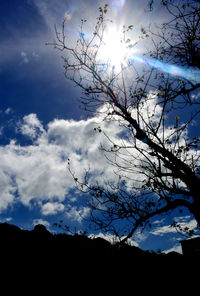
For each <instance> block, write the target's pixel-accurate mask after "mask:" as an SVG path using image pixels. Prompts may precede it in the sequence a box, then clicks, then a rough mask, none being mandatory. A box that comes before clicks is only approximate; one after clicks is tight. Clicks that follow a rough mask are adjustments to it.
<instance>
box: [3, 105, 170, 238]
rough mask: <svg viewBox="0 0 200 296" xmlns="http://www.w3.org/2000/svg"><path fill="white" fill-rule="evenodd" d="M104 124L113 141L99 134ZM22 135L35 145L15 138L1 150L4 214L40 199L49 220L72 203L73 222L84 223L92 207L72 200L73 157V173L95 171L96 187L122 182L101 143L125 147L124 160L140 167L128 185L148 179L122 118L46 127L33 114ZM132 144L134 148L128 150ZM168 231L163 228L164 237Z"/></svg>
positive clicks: (56, 121)
mask: <svg viewBox="0 0 200 296" xmlns="http://www.w3.org/2000/svg"><path fill="white" fill-rule="evenodd" d="M152 105H153V104H152V103H151V107H149V108H151V110H150V111H149V112H150V113H149V114H151V113H153V112H154V113H155V115H154V116H153V115H152V118H154V117H155V120H157V117H158V114H159V113H160V112H161V111H160V109H159V108H160V107H159V106H157V105H154V107H153V106H152ZM98 114H99V113H98ZM116 119H117V118H116ZM99 126H101V129H102V130H103V131H104V132H105V133H106V134H107V135H108V136H109V138H110V139H111V141H109V140H108V138H106V137H105V135H104V133H102V132H101V133H100V132H99V131H98V127H99ZM17 132H18V133H21V134H22V135H24V136H26V137H29V138H30V139H31V140H32V144H31V145H27V146H22V145H20V144H19V143H17V142H16V141H15V140H12V141H10V143H9V144H8V145H5V146H0V212H1V211H3V210H5V209H6V208H7V207H8V206H9V205H10V204H13V203H14V202H21V203H22V204H23V205H25V206H31V204H32V201H34V202H36V203H37V204H39V205H40V207H41V213H42V214H43V215H44V216H46V215H50V214H56V213H59V212H61V211H63V210H64V204H65V203H66V204H67V205H68V207H67V208H65V210H66V209H67V216H68V218H72V217H75V219H76V220H80V215H79V214H80V211H82V212H81V214H82V216H85V215H86V214H88V209H87V207H85V208H84V206H83V207H82V209H81V210H80V208H76V206H75V205H74V204H73V203H74V202H75V201H76V199H77V197H75V196H72V197H70V196H71V195H70V192H71V190H75V183H74V182H73V178H72V176H71V175H70V173H69V171H68V169H67V159H68V158H70V165H71V170H72V171H73V172H74V173H75V174H76V177H77V178H80V179H81V178H82V177H83V176H84V174H85V170H90V181H91V183H94V182H95V184H96V182H99V183H102V182H105V180H106V181H112V182H116V181H117V180H118V177H117V175H116V174H114V172H113V170H114V168H113V166H111V165H110V164H108V161H107V159H106V158H105V155H104V154H105V151H103V150H102V149H100V146H101V145H102V146H103V147H104V148H107V149H108V150H110V148H111V146H112V145H113V144H112V143H116V144H120V145H121V147H122V146H123V145H124V147H125V149H124V150H120V152H121V153H123V160H125V161H126V164H128V163H129V165H130V166H132V168H134V170H135V176H136V177H135V180H133V179H134V178H131V179H130V181H129V180H128V179H127V182H131V183H130V186H131V185H133V182H138V183H139V184H140V182H141V181H142V180H143V179H144V175H142V174H141V173H140V171H141V166H140V162H141V161H142V159H141V156H139V155H136V153H137V151H135V150H134V149H133V147H134V145H133V147H131V145H130V144H131V143H130V142H127V140H126V138H125V137H123V132H124V127H123V126H122V125H120V124H119V122H118V121H117V120H116V121H106V120H103V117H102V115H94V117H92V118H89V119H87V120H80V121H75V120H64V119H54V120H53V121H51V122H49V123H48V125H47V126H46V127H44V126H43V124H42V122H41V121H40V120H39V119H38V117H37V115H36V114H33V113H32V114H29V115H26V116H24V118H23V120H21V121H20V122H19V123H18V126H17ZM166 132H167V131H166ZM141 145H145V144H144V143H141ZM127 146H129V147H130V148H131V150H130V149H126V147H127ZM144 148H147V147H144ZM121 155H122V154H121ZM109 157H110V159H111V160H113V161H116V158H115V157H116V155H115V154H114V153H110V154H109ZM119 161H122V160H120V159H119ZM137 167H138V168H139V169H137ZM122 173H123V174H124V175H125V174H126V172H122ZM132 173H134V171H131V174H132ZM139 173H140V174H139ZM127 184H128V183H127ZM128 185H129V184H128ZM69 205H70V207H69ZM159 231H161V229H160V230H159ZM166 231H167V230H166V229H163V233H164V232H166ZM154 234H156V233H154ZM160 234H161V233H160Z"/></svg>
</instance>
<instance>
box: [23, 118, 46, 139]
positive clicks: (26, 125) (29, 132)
mask: <svg viewBox="0 0 200 296" xmlns="http://www.w3.org/2000/svg"><path fill="white" fill-rule="evenodd" d="M19 126H20V132H21V133H22V134H23V135H26V136H29V137H30V138H35V137H36V136H37V135H38V133H39V132H40V133H44V129H43V126H42V124H41V122H40V121H39V119H38V118H37V116H36V114H34V113H31V114H29V115H27V116H24V118H23V123H22V124H21V123H20V125H19Z"/></svg>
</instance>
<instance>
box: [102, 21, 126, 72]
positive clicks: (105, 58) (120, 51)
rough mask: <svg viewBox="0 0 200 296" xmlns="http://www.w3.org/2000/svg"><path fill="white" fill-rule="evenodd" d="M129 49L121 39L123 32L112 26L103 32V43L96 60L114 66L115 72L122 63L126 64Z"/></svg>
mask: <svg viewBox="0 0 200 296" xmlns="http://www.w3.org/2000/svg"><path fill="white" fill-rule="evenodd" d="M129 54H130V51H129V50H128V47H127V44H126V43H125V42H124V41H123V34H122V32H121V31H120V30H117V28H115V27H114V26H113V27H112V28H110V29H109V30H108V31H107V32H105V36H104V39H103V45H102V46H101V48H100V49H99V52H98V56H97V58H98V60H99V61H101V62H102V63H105V64H107V65H108V66H110V67H111V68H113V67H114V68H115V70H116V72H118V71H120V70H121V67H122V65H124V66H125V65H126V61H127V59H128V57H129Z"/></svg>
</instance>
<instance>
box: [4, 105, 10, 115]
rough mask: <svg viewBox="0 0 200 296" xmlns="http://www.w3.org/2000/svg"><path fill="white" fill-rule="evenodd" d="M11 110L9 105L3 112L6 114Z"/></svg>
mask: <svg viewBox="0 0 200 296" xmlns="http://www.w3.org/2000/svg"><path fill="white" fill-rule="evenodd" d="M11 112H12V109H11V108H10V107H8V108H7V109H6V110H5V111H4V113H5V114H6V115H8V114H10V113H11Z"/></svg>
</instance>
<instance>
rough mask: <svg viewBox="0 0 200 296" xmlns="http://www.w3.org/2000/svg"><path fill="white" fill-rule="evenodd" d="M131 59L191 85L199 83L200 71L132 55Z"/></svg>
mask: <svg viewBox="0 0 200 296" xmlns="http://www.w3.org/2000/svg"><path fill="white" fill-rule="evenodd" d="M131 59H132V60H135V61H138V62H140V63H144V64H146V65H148V66H150V67H153V68H156V69H158V70H160V71H162V72H165V73H169V74H170V75H173V76H177V77H182V78H184V79H186V80H188V81H191V82H192V83H200V71H199V70H196V69H194V68H191V67H190V68H186V67H179V66H175V65H172V64H167V63H163V62H161V61H159V60H156V59H148V58H145V57H141V56H137V55H132V56H131Z"/></svg>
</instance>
